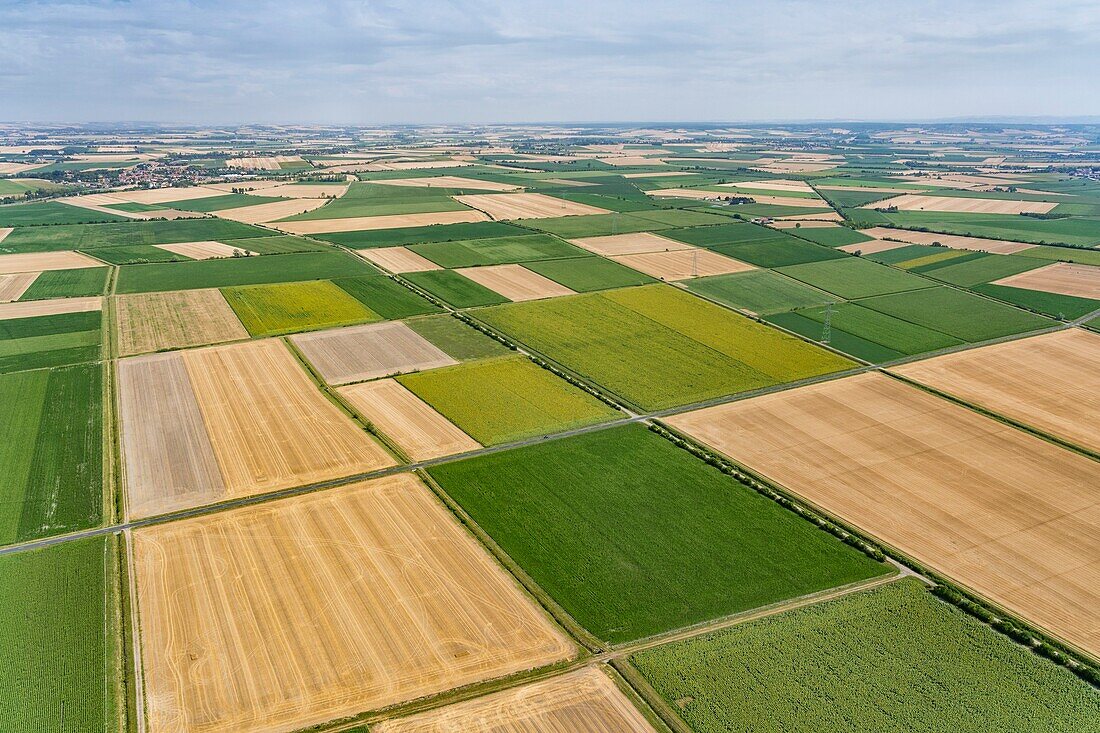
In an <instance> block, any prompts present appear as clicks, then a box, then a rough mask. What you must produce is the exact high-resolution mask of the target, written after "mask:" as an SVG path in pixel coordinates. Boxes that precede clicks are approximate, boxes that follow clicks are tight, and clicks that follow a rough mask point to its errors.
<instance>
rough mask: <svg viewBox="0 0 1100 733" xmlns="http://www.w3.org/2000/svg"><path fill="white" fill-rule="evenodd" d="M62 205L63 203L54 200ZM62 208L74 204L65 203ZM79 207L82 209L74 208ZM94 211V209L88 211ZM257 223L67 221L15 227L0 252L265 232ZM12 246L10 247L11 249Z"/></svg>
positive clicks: (215, 238) (228, 237)
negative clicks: (76, 222)
mask: <svg viewBox="0 0 1100 733" xmlns="http://www.w3.org/2000/svg"><path fill="white" fill-rule="evenodd" d="M57 205H58V206H64V204H57ZM65 208H74V207H71V206H66V207H65ZM76 210H77V211H83V209H76ZM92 213H94V212H92ZM269 233H270V232H268V231H267V230H264V229H260V228H259V227H254V226H249V225H248V224H240V223H238V222H235V221H226V220H224V219H175V220H172V221H126V222H125V223H122V224H69V225H61V226H49V227H25V228H21V229H16V230H15V231H13V232H12V233H11V234H9V235H8V236H7V238H6V239H5V240H4V241H3V242H2V243H0V252H52V251H58V250H69V249H96V248H98V247H115V246H120V247H121V246H132V245H135V244H175V243H177V242H206V241H211V240H213V241H216V242H226V243H228V242H227V240H231V239H244V238H247V237H262V236H264V235H265V234H269ZM13 248H14V249H13Z"/></svg>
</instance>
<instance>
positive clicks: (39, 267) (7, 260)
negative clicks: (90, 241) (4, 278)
mask: <svg viewBox="0 0 1100 733" xmlns="http://www.w3.org/2000/svg"><path fill="white" fill-rule="evenodd" d="M102 264H103V263H102V262H100V261H99V260H94V259H92V258H91V257H88V256H87V255H83V254H80V253H79V252H28V253H25V254H23V253H19V254H0V274H4V275H7V274H11V273H14V272H42V271H43V270H75V269H78V268H85V267H98V266H100V265H102Z"/></svg>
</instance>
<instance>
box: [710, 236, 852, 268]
mask: <svg viewBox="0 0 1100 733" xmlns="http://www.w3.org/2000/svg"><path fill="white" fill-rule="evenodd" d="M711 249H712V250H714V251H715V252H720V253H721V254H724V255H726V256H728V257H732V258H734V259H735V260H741V261H742V262H748V263H749V264H751V265H756V266H757V267H783V266H786V265H799V264H803V263H806V262H821V261H823V260H846V259H851V258H850V257H849V255H847V254H845V253H843V252H840V251H838V250H835V249H832V248H831V247H823V246H821V245H820V244H811V243H810V242H804V241H802V240H801V239H797V238H795V237H784V238H783V239H772V240H765V241H762V242H741V243H739V244H719V245H715V246H713V247H711Z"/></svg>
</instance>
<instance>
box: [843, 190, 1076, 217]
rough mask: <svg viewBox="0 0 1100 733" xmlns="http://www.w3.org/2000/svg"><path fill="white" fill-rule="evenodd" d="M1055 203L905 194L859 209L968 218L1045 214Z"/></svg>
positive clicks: (865, 205)
mask: <svg viewBox="0 0 1100 733" xmlns="http://www.w3.org/2000/svg"><path fill="white" fill-rule="evenodd" d="M1057 205H1058V204H1057V203H1053V202H1047V201H1012V200H1011V199H967V198H957V197H954V196H925V195H922V194H914V193H906V194H902V195H900V196H894V197H893V198H888V199H886V200H885V201H875V202H874V203H870V204H864V205H863V206H861V207H860V208H861V209H882V208H887V207H890V206H896V207H898V210H899V211H955V212H959V213H967V214H1023V213H1024V212H1027V213H1029V214H1045V213H1047V212H1048V211H1050V210H1051V209H1053V208H1054V207H1055V206H1057Z"/></svg>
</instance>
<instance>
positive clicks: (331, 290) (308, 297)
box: [222, 280, 382, 336]
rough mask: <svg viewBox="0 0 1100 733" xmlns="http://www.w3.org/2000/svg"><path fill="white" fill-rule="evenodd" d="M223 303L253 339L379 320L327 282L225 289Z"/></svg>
mask: <svg viewBox="0 0 1100 733" xmlns="http://www.w3.org/2000/svg"><path fill="white" fill-rule="evenodd" d="M222 294H223V295H224V296H225V300H226V302H228V303H229V306H230V307H231V308H232V309H233V311H234V312H235V313H236V314H237V317H238V318H240V319H241V321H240V322H241V323H242V324H244V327H245V328H246V329H248V332H249V333H250V334H252V335H253V336H276V335H279V334H284V333H292V332H294V331H305V330H315V329H319V328H332V327H334V326H348V325H351V324H353V323H363V322H364V321H379V320H381V319H382V318H381V316H379V315H378V314H377V313H375V312H374V311H372V310H370V309H369V308H367V307H366V306H365V305H363V304H362V303H360V302H359V301H358V300H356V299H355V298H353V297H352V296H351V295H350V294H349V293H348V292H347V291H345V290H344V289H343V288H340V287H339V286H337V285H335V284H333V283H332V282H329V281H327V280H313V281H309V282H297V283H295V282H291V283H272V284H268V285H246V286H241V287H232V288H225V289H224V290H223V291H222Z"/></svg>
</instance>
